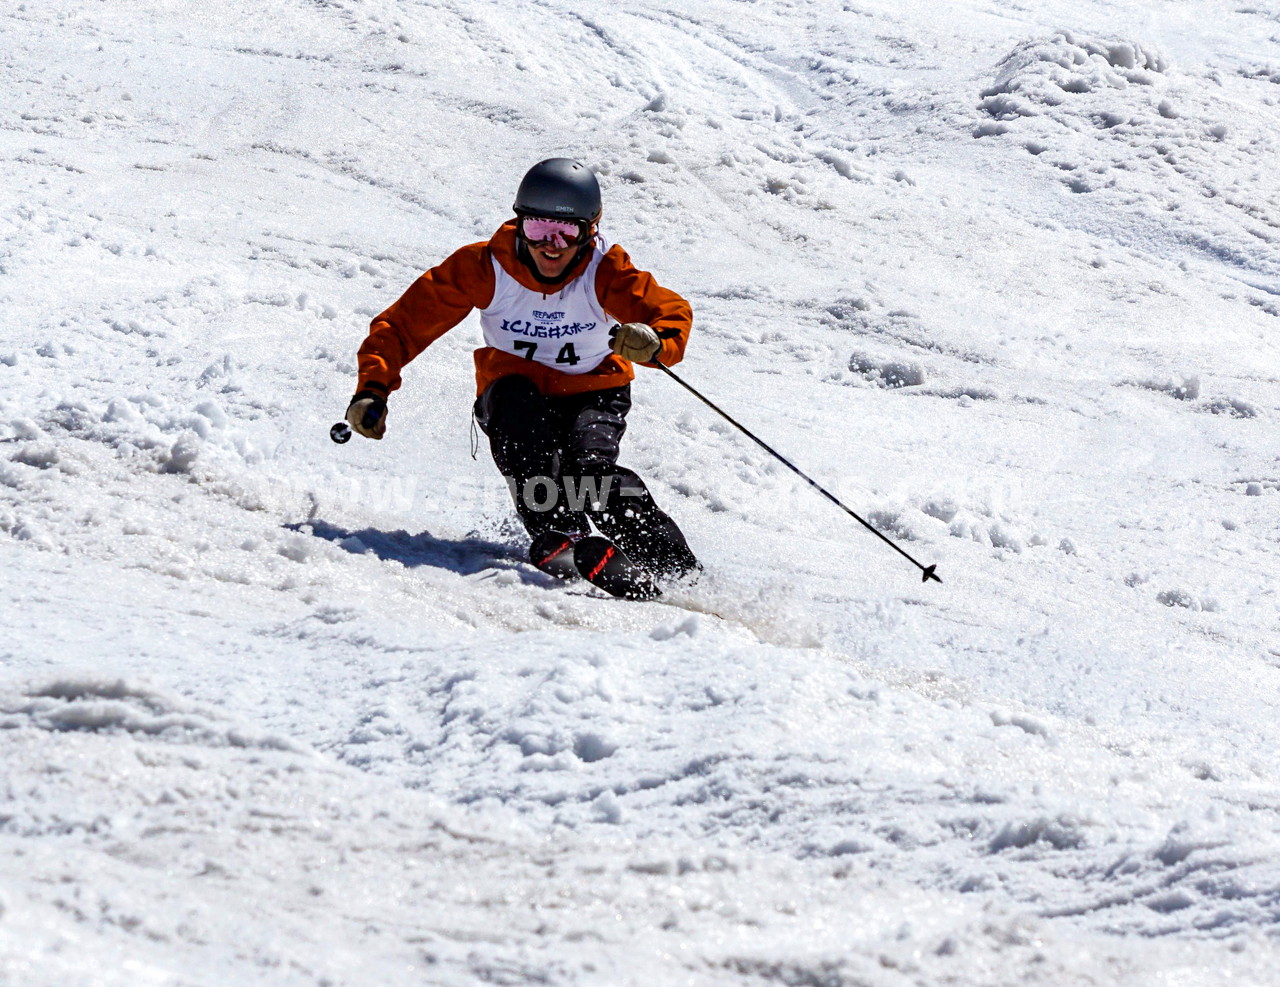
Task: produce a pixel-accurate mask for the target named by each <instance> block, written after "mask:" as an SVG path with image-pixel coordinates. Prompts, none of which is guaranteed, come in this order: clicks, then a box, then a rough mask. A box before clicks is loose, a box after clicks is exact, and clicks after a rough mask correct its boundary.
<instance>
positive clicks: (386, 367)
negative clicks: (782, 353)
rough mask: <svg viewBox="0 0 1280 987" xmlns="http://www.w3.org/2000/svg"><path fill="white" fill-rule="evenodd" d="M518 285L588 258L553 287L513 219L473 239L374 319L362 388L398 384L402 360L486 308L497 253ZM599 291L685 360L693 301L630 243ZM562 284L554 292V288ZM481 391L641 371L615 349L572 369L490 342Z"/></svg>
mask: <svg viewBox="0 0 1280 987" xmlns="http://www.w3.org/2000/svg"><path fill="white" fill-rule="evenodd" d="M494 259H496V260H497V262H498V263H499V264H500V265H502V269H503V270H504V271H505V272H506V273H507V274H509V275H510V276H511V277H512V278H514V279H515V280H516V281H517V282H518V283H519V284H521V285H523V286H524V287H526V288H529V289H530V290H532V291H537V292H541V293H543V294H547V293H548V292H549V290H550V289H551V288H552V287H555V290H556V291H559V289H560V288H561V287H563V286H564V285H566V284H569V283H570V282H572V281H573V280H574V279H575V278H578V277H581V276H582V274H583V272H584V271H585V270H586V268H587V265H588V261H589V259H590V252H589V251H588V256H587V257H584V258H582V259H580V260H579V261H578V262H577V263H576V264H575V265H574V266H573V267H572V268H571V269H570V270H569V271H568V272H567V274H566V275H565V278H564V280H563V281H561V282H557V284H556V285H555V286H551V285H544V284H539V283H538V281H537V279H536V278H534V276H533V274H532V273H531V272H530V271H529V269H528V268H527V267H525V265H524V264H522V263H521V262H520V260H519V258H518V257H517V255H516V224H515V220H510V221H508V222H507V223H504V224H503V225H502V227H501V228H499V229H498V231H497V232H496V233H494V235H493V237H492V238H490V240H489V241H488V242H487V243H472V244H469V245H467V246H465V247H463V248H461V249H460V250H458V251H456V252H455V253H453V254H452V255H451V256H450V257H449V258H448V259H446V260H445V261H444V262H443V263H442V264H440V265H439V266H437V267H433V268H432V269H431V270H429V271H427V272H426V273H425V274H423V275H422V276H421V277H420V278H418V280H417V281H415V282H414V283H413V284H411V285H410V286H409V289H408V290H407V291H406V292H405V293H404V294H403V295H401V296H400V298H399V299H398V300H397V301H396V302H395V303H394V304H393V305H392V306H391V307H390V308H388V309H387V310H386V311H385V312H383V313H382V314H381V315H379V316H377V317H376V318H375V319H374V320H373V322H372V323H371V324H370V326H369V335H368V337H367V338H366V339H365V341H364V343H363V345H361V347H360V352H359V366H360V378H359V384H358V387H357V390H365V389H366V388H368V387H369V386H370V385H372V386H373V387H374V388H379V389H381V388H385V389H386V390H387V391H388V392H390V391H394V390H395V389H396V388H398V387H399V386H400V372H401V370H403V369H404V366H405V365H406V364H407V363H408V362H409V361H410V360H412V359H413V358H414V357H416V356H417V355H418V354H419V353H421V352H422V351H423V350H424V349H426V348H427V347H428V346H430V345H431V344H432V343H433V342H435V341H436V340H437V339H439V338H440V337H441V336H443V335H444V334H445V333H446V332H448V331H449V330H450V329H452V328H453V327H454V326H456V325H457V324H458V323H460V322H461V321H462V320H463V319H465V318H466V317H467V315H468V314H469V313H470V312H471V310H472V309H484V308H488V307H489V304H490V302H491V301H492V300H493V294H494V290H495V287H496V280H497V279H496V278H495V276H494V271H493V260H494ZM595 290H596V298H597V299H598V300H599V302H600V306H601V308H603V309H604V311H605V312H606V313H607V314H608V315H609V316H610V317H611V318H614V319H617V320H618V321H619V322H643V323H646V324H647V325H650V326H652V327H653V329H654V330H655V331H656V332H657V334H658V338H659V339H660V340H661V342H662V349H661V350H660V351H659V352H658V356H657V358H656V360H657V362H660V363H662V364H665V365H666V366H671V365H673V364H676V363H679V362H680V359H681V358H682V357H683V356H684V348H685V345H686V344H687V343H688V340H689V330H690V329H691V328H692V327H693V311H692V309H691V308H690V306H689V303H688V302H687V301H685V300H684V299H683V298H681V297H680V296H679V295H677V294H676V293H675V292H674V291H671V290H670V289H668V288H664V287H662V285H660V284H658V282H657V281H656V280H655V279H654V277H653V275H652V274H649V273H648V272H646V271H641V270H639V269H638V268H636V267H635V265H634V264H632V263H631V258H630V257H628V256H627V253H626V251H625V250H623V249H622V248H621V247H619V246H617V245H614V246H612V247H610V248H609V250H608V252H607V253H606V254H605V255H604V258H603V259H602V260H601V262H600V266H599V268H598V270H597V272H596V284H595ZM556 291H551V292H550V293H551V294H555V293H556ZM475 364H476V393H477V394H480V393H483V392H484V390H485V388H487V387H488V386H489V385H490V384H492V383H493V382H494V381H495V380H498V379H499V378H501V377H508V376H511V375H513V374H520V375H522V376H525V377H528V378H529V379H531V380H532V381H533V383H534V385H535V386H536V387H537V388H538V390H539V391H541V392H542V393H543V394H546V395H548V396H558V395H565V394H581V393H584V392H587V391H599V390H603V389H605V388H608V387H621V386H622V385H623V384H626V383H628V382H629V381H631V380H632V379H634V377H635V371H634V370H633V368H632V365H631V361H630V360H626V359H623V358H622V357H620V356H618V355H617V354H610V355H609V356H607V357H605V359H604V360H603V361H602V362H601V363H600V365H599V366H597V367H596V368H595V369H594V370H591V371H589V372H588V373H585V374H566V373H562V372H560V371H559V370H556V369H555V368H553V367H549V366H546V365H544V364H541V363H535V362H534V361H532V360H527V359H525V358H524V357H521V356H516V355H514V354H511V353H505V352H503V351H501V350H497V349H494V348H492V347H489V346H482V347H481V348H480V349H478V350H476V351H475Z"/></svg>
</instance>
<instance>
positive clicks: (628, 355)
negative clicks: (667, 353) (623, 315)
mask: <svg viewBox="0 0 1280 987" xmlns="http://www.w3.org/2000/svg"><path fill="white" fill-rule="evenodd" d="M609 346H610V347H611V348H612V350H613V352H615V353H617V354H618V356H620V357H623V358H624V359H627V360H630V361H631V362H632V363H648V362H649V361H651V360H652V359H653V358H654V357H656V356H657V355H658V353H659V352H660V351H661V349H662V340H660V339H658V334H657V333H656V332H654V331H653V327H652V326H646V325H645V324H644V323H643V322H625V323H623V324H622V325H620V326H614V327H613V328H612V329H610V330H609Z"/></svg>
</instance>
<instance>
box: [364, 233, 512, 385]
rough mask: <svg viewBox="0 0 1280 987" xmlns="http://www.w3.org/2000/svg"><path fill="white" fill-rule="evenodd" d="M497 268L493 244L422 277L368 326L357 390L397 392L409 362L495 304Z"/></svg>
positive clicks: (472, 248)
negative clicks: (474, 312)
mask: <svg viewBox="0 0 1280 987" xmlns="http://www.w3.org/2000/svg"><path fill="white" fill-rule="evenodd" d="M494 283H495V282H494V276H493V265H492V263H491V262H490V260H489V250H488V245H487V244H484V243H473V244H471V245H469V246H466V247H463V248H462V249H461V250H458V251H456V252H455V253H453V254H452V255H451V256H450V257H449V258H448V259H447V260H445V261H444V263H442V264H440V265H439V266H438V267H433V268H432V269H431V270H429V271H427V272H426V273H425V274H423V275H422V276H421V277H420V278H418V280H417V281H415V282H414V283H413V284H411V285H410V286H409V289H408V291H406V292H405V293H404V294H403V295H401V296H400V298H399V300H397V301H396V302H395V303H394V304H393V305H392V306H391V307H390V308H389V309H387V310H386V311H385V312H383V313H382V314H381V315H379V316H377V317H376V318H375V319H374V320H373V322H372V323H371V324H370V326H369V335H368V337H367V338H366V339H365V341H364V343H363V344H362V345H361V347H360V352H359V354H358V358H357V359H358V362H359V366H360V378H359V383H358V384H357V387H356V389H357V390H359V391H362V390H365V389H366V388H369V387H372V388H373V389H374V390H385V391H387V392H390V391H394V390H395V389H396V388H398V387H399V386H400V371H401V370H402V369H403V368H404V366H405V364H407V363H408V362H409V361H410V360H412V359H413V358H414V357H416V356H417V355H418V354H419V353H421V352H422V351H423V350H425V349H426V348H427V347H428V346H430V345H431V344H432V343H434V342H435V341H436V340H437V339H439V338H440V337H441V336H443V335H444V334H445V333H446V332H448V331H449V330H450V329H452V328H453V327H454V326H456V325H457V324H458V323H459V322H461V321H462V320H463V319H465V318H466V317H467V315H468V314H469V313H470V312H471V310H472V309H473V308H487V307H488V305H489V303H490V302H491V301H492V300H493V291H494Z"/></svg>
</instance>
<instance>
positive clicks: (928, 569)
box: [921, 565, 942, 583]
mask: <svg viewBox="0 0 1280 987" xmlns="http://www.w3.org/2000/svg"><path fill="white" fill-rule="evenodd" d="M937 568H938V567H937V566H936V565H928V566H925V567H924V579H923V580H921V582H926V583H927V582H928V581H929V580H930V579H932V580H934V581H935V582H939V583H940V582H942V577H941V576H939V575H938V574H937V572H935V571H934V570H936V569H937Z"/></svg>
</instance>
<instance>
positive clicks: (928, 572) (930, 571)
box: [655, 363, 942, 583]
mask: <svg viewBox="0 0 1280 987" xmlns="http://www.w3.org/2000/svg"><path fill="white" fill-rule="evenodd" d="M655 366H656V367H657V368H658V369H659V370H661V371H662V372H663V373H664V374H666V375H667V376H668V377H670V378H671V379H672V380H674V381H675V382H676V383H677V384H679V385H680V386H681V387H683V388H684V389H685V390H686V391H688V392H689V393H690V394H692V395H693V396H694V397H695V398H697V399H698V400H699V401H701V402H702V403H703V404H705V405H706V406H707V407H708V408H710V409H711V410H712V411H714V412H715V413H716V414H718V415H720V416H721V417H722V418H724V419H725V421H727V422H728V423H729V424H730V425H732V426H733V427H734V428H736V429H737V430H738V431H740V432H741V433H742V434H743V435H745V436H746V437H747V438H749V439H750V440H751V441H752V442H754V443H755V444H756V445H758V446H760V447H761V448H762V449H764V450H765V452H767V453H769V454H770V455H771V456H773V457H774V458H775V459H777V460H778V462H780V463H782V465H783V466H785V467H786V468H787V469H789V470H791V472H792V473H794V474H796V476H798V477H800V478H801V479H802V480H804V481H805V482H806V483H808V484H809V486H811V487H813V489H814V490H816V491H818V493H820V494H822V496H824V497H826V498H827V500H829V501H831V503H833V504H835V505H836V506H837V507H838V508H840V510H842V511H844V512H845V513H846V514H848V515H849V516H850V517H851V518H853V519H854V520H855V521H857V522H858V523H859V524H860V525H862V526H863V527H864V528H866V529H867V530H868V531H870V532H871V533H872V534H873V535H875V536H876V537H877V538H879V539H880V540H881V541H883V542H884V543H885V544H886V545H888V546H889V547H890V548H892V549H893V550H894V551H895V552H897V553H898V554H899V555H901V556H902V557H903V558H905V559H906V560H907V561H908V562H910V563H911V564H912V565H914V566H915V567H916V568H917V569H919V570H920V571H921V572H923V573H924V580H923V582H926V583H927V582H928V581H929V580H930V579H932V580H935V581H936V582H939V583H940V582H942V577H941V576H939V575H938V574H937V572H935V571H934V570H936V569H937V568H938V567H937V566H936V565H921V564H920V563H919V562H917V561H916V560H915V559H913V558H912V557H911V556H910V555H908V554H907V553H906V552H905V551H904V550H903V549H902V547H901V546H900V545H898V543H897V542H895V541H894V540H893V539H891V538H888V537H886V536H885V534H884V533H883V532H881V531H878V530H876V528H874V527H873V526H872V525H871V524H869V523H868V522H866V521H864V520H863V519H862V518H861V517H859V516H858V515H857V513H855V512H854V511H853V510H852V509H851V508H849V507H846V506H845V504H844V503H843V501H841V500H840V498H839V497H837V496H836V495H835V494H833V493H831V492H830V491H829V490H827V488H826V487H824V486H822V484H820V483H819V482H818V481H817V480H815V479H813V478H812V477H811V476H809V475H808V474H807V473H805V472H804V471H803V470H801V469H800V467H798V466H797V465H796V464H795V463H793V462H791V460H789V459H787V457H786V456H784V455H782V454H781V453H780V452H778V450H776V449H774V448H773V447H772V446H770V445H769V444H768V443H767V442H765V441H764V440H763V439H761V438H760V437H759V436H757V435H755V434H753V433H752V432H751V431H750V430H749V429H747V428H746V427H745V426H743V425H742V424H740V423H739V422H737V421H735V420H734V419H733V417H732V416H730V415H729V414H728V413H727V412H726V411H724V410H723V409H721V408H719V407H717V406H716V405H715V404H714V403H713V402H712V401H711V400H710V399H708V398H707V397H705V396H703V395H702V394H701V393H700V392H699V391H697V390H696V389H695V388H693V387H691V386H690V385H689V384H686V383H685V382H684V381H683V380H682V379H681V378H680V377H679V376H677V375H676V373H675V371H673V370H672V369H671V368H670V367H664V366H663V365H662V364H661V363H658V364H655Z"/></svg>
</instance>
